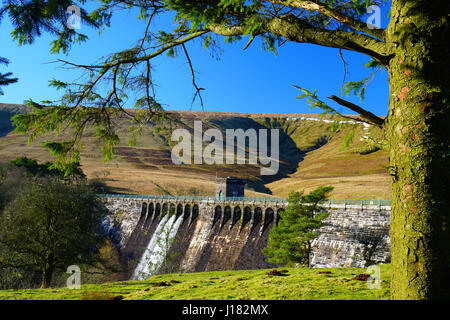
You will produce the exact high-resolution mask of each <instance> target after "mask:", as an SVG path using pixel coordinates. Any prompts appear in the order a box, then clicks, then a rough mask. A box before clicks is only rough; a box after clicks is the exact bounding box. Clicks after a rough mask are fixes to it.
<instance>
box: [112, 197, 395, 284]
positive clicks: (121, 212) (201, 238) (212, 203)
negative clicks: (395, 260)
mask: <svg viewBox="0 0 450 320" xmlns="http://www.w3.org/2000/svg"><path fill="white" fill-rule="evenodd" d="M104 199H105V205H106V207H107V208H108V210H109V211H110V213H111V214H110V216H109V217H108V219H107V221H106V222H105V223H106V224H107V226H108V230H109V234H110V238H111V239H112V240H113V243H114V244H115V245H116V247H117V248H118V250H119V253H120V257H121V261H122V264H123V265H126V267H127V270H128V277H129V278H134V279H138V277H137V276H136V270H139V268H141V270H142V268H143V266H142V264H143V263H144V261H145V260H149V259H150V260H151V259H152V258H146V254H147V255H148V254H149V253H151V252H152V250H155V248H156V247H157V246H156V244H155V241H157V240H156V239H157V238H158V236H157V234H158V232H160V231H161V229H162V224H165V223H167V221H168V220H171V221H172V222H171V225H173V226H175V225H176V230H175V231H173V230H172V232H173V234H172V238H171V239H170V247H169V248H166V249H167V252H166V253H165V254H166V255H167V256H168V257H170V261H169V262H170V263H165V265H164V266H161V268H163V267H164V268H165V269H164V270H159V271H160V272H164V273H166V272H179V271H182V272H200V271H214V270H244V269H260V268H270V267H274V266H275V265H273V264H271V263H269V262H268V261H267V258H266V257H265V256H264V255H263V254H262V252H261V250H262V249H263V248H265V247H266V246H267V241H268V235H269V231H270V229H271V228H272V227H273V226H274V225H276V224H277V222H278V221H279V217H280V215H279V214H280V212H282V211H283V210H284V209H285V207H286V205H287V204H286V202H285V201H283V200H282V199H276V198H267V199H264V198H260V199H255V198H225V199H222V200H218V199H215V198H212V197H170V196H130V195H108V196H104ZM324 207H325V209H327V211H328V212H329V213H330V215H329V217H328V218H327V219H326V220H325V221H324V225H323V227H322V228H321V229H319V230H318V232H319V234H320V235H319V237H318V238H316V239H315V240H314V241H313V243H312V249H313V250H312V255H311V265H312V266H313V267H344V266H345V267H364V266H365V264H366V261H365V260H364V259H365V253H366V248H367V245H370V243H371V242H370V241H372V240H373V239H375V238H376V239H377V244H376V246H377V248H376V250H374V252H373V254H372V255H371V260H372V261H374V262H377V263H384V262H389V259H390V255H389V222H390V206H389V205H386V203H383V202H382V201H378V202H376V203H373V201H372V202H367V203H361V205H352V204H346V203H344V204H332V203H329V204H324ZM169 238H170V237H169ZM152 240H153V242H154V243H153V244H152ZM372 243H373V242H372ZM158 250H160V249H158ZM154 262H155V261H153V262H152V263H154ZM158 263H160V262H157V263H156V264H158ZM139 264H141V266H139Z"/></svg>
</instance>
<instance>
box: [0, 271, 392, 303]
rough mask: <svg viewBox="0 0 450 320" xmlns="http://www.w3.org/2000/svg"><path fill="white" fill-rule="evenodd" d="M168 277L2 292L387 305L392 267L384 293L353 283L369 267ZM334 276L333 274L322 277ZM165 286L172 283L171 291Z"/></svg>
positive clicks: (9, 295) (40, 296) (39, 296)
mask: <svg viewBox="0 0 450 320" xmlns="http://www.w3.org/2000/svg"><path fill="white" fill-rule="evenodd" d="M278 270H287V271H288V272H287V273H284V275H283V276H271V275H268V273H269V272H270V271H271V269H263V270H239V271H214V272H200V273H180V274H166V275H158V276H154V277H151V278H150V279H148V280H145V281H124V282H112V283H104V284H86V285H82V286H81V289H72V290H71V289H67V288H50V289H30V290H20V291H15V290H3V291H0V300H13V299H14V300H113V299H124V300H386V299H389V297H390V277H391V266H390V265H380V275H381V285H380V289H369V288H368V287H367V282H366V281H361V280H352V278H353V277H355V276H356V275H358V274H361V273H365V272H366V269H364V268H327V269H308V268H279V269H278ZM323 271H329V272H330V273H319V272H323ZM161 284H168V285H167V286H164V285H161Z"/></svg>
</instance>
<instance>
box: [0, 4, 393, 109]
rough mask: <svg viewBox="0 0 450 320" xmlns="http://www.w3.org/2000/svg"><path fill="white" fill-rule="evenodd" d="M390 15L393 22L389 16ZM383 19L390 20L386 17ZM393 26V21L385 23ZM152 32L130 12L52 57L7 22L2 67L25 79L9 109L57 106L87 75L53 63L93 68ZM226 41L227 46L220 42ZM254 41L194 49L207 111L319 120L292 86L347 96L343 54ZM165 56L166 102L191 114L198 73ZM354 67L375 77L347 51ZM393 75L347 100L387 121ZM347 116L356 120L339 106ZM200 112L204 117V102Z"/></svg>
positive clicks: (8, 92) (161, 64)
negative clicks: (66, 88) (66, 89)
mask: <svg viewBox="0 0 450 320" xmlns="http://www.w3.org/2000/svg"><path fill="white" fill-rule="evenodd" d="M384 16H385V15H384ZM384 16H383V17H384ZM168 22H169V20H167V19H165V18H162V19H160V20H157V21H156V22H155V23H154V25H153V30H157V29H158V28H160V26H167V23H168ZM382 23H383V25H386V23H387V21H382ZM144 28H145V25H143V22H139V21H137V20H136V15H135V14H134V13H133V12H131V13H126V12H121V13H119V14H117V15H116V16H115V17H114V18H113V21H112V26H111V28H109V29H107V30H105V31H104V32H103V33H101V34H100V35H98V33H97V31H94V30H92V29H90V28H89V27H87V26H83V25H82V29H81V30H80V32H82V33H85V34H87V35H88V36H89V40H88V41H87V42H85V43H83V44H81V45H74V46H73V47H72V49H71V50H70V51H69V53H68V54H67V55H53V54H50V41H51V40H52V37H51V36H49V35H44V36H42V37H41V38H38V39H36V41H35V43H34V44H32V45H27V46H20V47H19V46H18V45H17V43H15V42H13V40H12V39H11V37H10V32H11V31H12V27H11V25H10V23H9V21H8V19H7V18H6V17H5V19H3V21H2V23H1V24H0V41H1V44H2V45H1V47H2V49H1V54H0V55H1V56H3V57H6V58H8V59H9V60H10V61H11V63H10V64H9V66H8V67H5V66H0V68H1V69H0V70H1V72H7V71H11V72H13V74H14V76H15V77H18V78H19V82H18V83H16V84H12V85H9V86H7V87H3V91H4V93H5V94H4V95H3V96H0V102H3V103H23V101H24V100H27V99H30V98H31V99H33V100H35V101H41V100H56V99H57V98H58V97H59V95H60V92H58V91H56V90H55V89H53V88H49V87H48V80H50V79H52V78H56V79H60V80H66V81H71V80H75V79H77V78H78V77H79V76H80V73H79V72H78V71H75V70H68V69H63V68H62V66H61V64H60V63H51V62H52V61H55V60H56V59H58V58H61V59H64V60H69V61H72V62H76V63H83V64H89V63H93V62H95V61H96V60H97V59H99V58H100V57H101V56H105V55H107V54H109V53H112V52H114V51H117V50H121V49H125V48H127V47H130V46H131V45H133V44H134V43H135V42H136V41H137V39H138V38H139V35H140V34H141V33H142V32H143V30H144ZM220 42H222V40H221V41H220ZM246 42H247V39H244V40H243V41H242V42H240V43H236V44H224V43H223V42H222V43H221V44H220V48H221V49H222V53H221V54H219V55H218V57H219V60H217V55H215V56H214V57H213V56H212V52H211V50H209V51H208V50H206V49H204V48H203V47H202V44H201V42H200V41H196V42H193V43H188V44H187V48H188V50H189V52H190V57H191V60H192V63H193V65H194V68H195V70H196V72H197V73H196V77H197V82H198V85H199V86H201V87H203V88H205V89H206V90H205V91H203V92H202V96H203V100H204V110H206V111H229V112H266V113H318V112H320V111H319V110H309V106H308V105H307V104H306V102H305V101H303V100H296V99H295V97H296V96H297V95H298V94H299V91H298V90H297V89H295V88H293V87H292V84H296V85H298V86H300V87H304V88H307V89H310V90H313V89H318V93H319V95H320V97H321V98H323V99H324V100H326V97H328V96H330V95H332V94H335V95H339V93H340V88H341V85H342V81H343V77H344V67H343V63H342V60H341V58H340V57H339V51H338V50H337V49H331V48H324V47H320V46H315V45H309V44H296V43H288V42H286V43H285V44H284V45H283V46H282V47H281V48H279V49H278V55H277V56H275V55H274V54H273V53H271V52H265V51H262V49H261V45H260V42H259V41H256V40H255V41H254V42H253V43H252V45H251V46H250V47H249V48H247V50H245V51H244V50H243V47H244V46H245V44H246ZM181 53H182V52H180V56H179V57H178V58H175V59H173V58H168V57H166V56H162V57H158V58H156V59H155V60H154V61H153V66H154V72H153V77H154V78H155V81H156V83H157V87H156V93H157V98H158V101H159V102H160V103H161V104H163V105H164V106H165V107H166V108H167V109H172V110H189V109H190V107H191V100H192V97H193V94H194V89H193V86H192V80H191V77H190V69H189V66H188V64H187V62H186V58H185V57H184V55H183V54H181ZM344 58H345V59H346V61H347V62H349V66H348V71H349V74H347V81H348V80H353V81H357V80H361V79H362V78H363V77H366V76H367V75H369V74H370V70H368V69H366V68H364V67H363V65H364V64H365V63H366V62H367V61H369V58H368V57H366V56H364V55H361V54H357V53H352V52H349V51H344ZM388 95H389V90H388V83H387V73H386V72H385V71H384V70H383V71H380V72H378V74H377V75H376V77H375V78H374V80H373V81H372V82H371V84H370V86H369V88H368V90H367V93H366V99H365V100H364V101H363V102H362V103H360V101H359V98H357V97H346V98H345V99H348V100H350V101H352V102H354V103H357V104H360V105H362V106H364V107H366V108H367V109H369V110H370V111H372V112H373V113H375V114H377V115H386V113H387V105H388ZM330 105H332V106H333V107H336V109H337V110H338V111H339V112H343V113H347V114H349V113H351V112H350V111H349V110H347V109H345V108H343V107H340V106H338V105H336V104H334V103H333V102H330ZM192 109H193V110H201V106H200V104H199V102H198V101H197V102H196V103H195V104H194V105H193V107H192Z"/></svg>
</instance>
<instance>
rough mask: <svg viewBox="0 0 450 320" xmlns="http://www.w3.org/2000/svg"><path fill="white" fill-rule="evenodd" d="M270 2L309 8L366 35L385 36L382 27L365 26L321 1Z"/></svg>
mask: <svg viewBox="0 0 450 320" xmlns="http://www.w3.org/2000/svg"><path fill="white" fill-rule="evenodd" d="M269 1H270V2H272V3H275V4H281V5H284V6H289V7H294V8H298V9H304V10H310V11H316V12H318V13H321V14H324V15H326V16H328V17H330V18H332V19H334V20H336V21H338V22H340V23H342V24H345V25H347V26H349V27H351V28H353V29H355V30H357V31H361V32H364V33H366V34H368V35H371V36H374V37H376V38H378V39H383V40H384V38H385V31H384V30H383V29H369V28H368V27H367V24H366V23H364V22H362V21H360V20H356V19H354V18H352V17H349V16H347V15H345V14H343V13H342V12H340V11H339V10H337V9H335V8H332V7H330V6H328V5H326V4H324V3H323V2H322V1H302V0H284V1H283V0H269Z"/></svg>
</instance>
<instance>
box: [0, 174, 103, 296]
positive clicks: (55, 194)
mask: <svg viewBox="0 0 450 320" xmlns="http://www.w3.org/2000/svg"><path fill="white" fill-rule="evenodd" d="M105 213H106V210H105V209H104V207H103V204H102V203H101V202H100V201H99V200H98V199H97V198H96V197H95V196H93V195H90V193H89V192H88V190H87V189H86V188H85V187H83V186H82V185H79V184H64V183H62V182H61V181H60V180H57V179H55V178H41V179H39V180H34V181H29V182H28V184H27V185H26V186H25V188H24V190H23V191H22V192H21V193H20V194H19V196H18V197H16V198H15V199H14V200H13V201H12V202H11V203H10V204H9V205H8V206H7V207H6V209H5V210H4V212H3V213H2V214H1V215H0V268H2V269H3V268H11V267H12V268H18V269H22V270H23V269H26V268H30V267H35V268H38V269H39V270H40V271H41V275H42V287H48V286H49V285H50V284H51V280H52V276H53V273H54V272H55V271H57V270H66V269H67V267H69V266H70V265H80V267H81V266H84V265H92V264H94V262H95V261H96V260H95V256H94V253H95V252H96V250H97V249H98V247H99V246H100V245H101V244H102V243H103V241H104V239H105V233H104V231H103V225H102V218H103V216H104V214H105Z"/></svg>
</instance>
